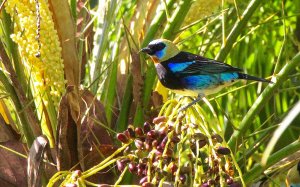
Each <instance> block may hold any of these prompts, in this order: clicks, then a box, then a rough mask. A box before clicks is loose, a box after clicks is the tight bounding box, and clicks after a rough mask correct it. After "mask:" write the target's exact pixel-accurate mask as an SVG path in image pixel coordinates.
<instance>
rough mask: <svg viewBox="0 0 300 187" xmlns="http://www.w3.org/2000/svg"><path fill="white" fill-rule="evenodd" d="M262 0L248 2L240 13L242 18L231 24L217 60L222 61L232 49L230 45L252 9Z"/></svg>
mask: <svg viewBox="0 0 300 187" xmlns="http://www.w3.org/2000/svg"><path fill="white" fill-rule="evenodd" d="M262 1H263V0H252V1H251V2H250V3H249V4H248V7H247V8H246V10H245V11H244V13H243V15H242V19H238V21H237V22H236V23H235V25H234V26H233V28H232V30H231V32H230V33H229V35H228V37H227V40H226V43H223V45H222V47H221V50H220V52H219V54H218V55H217V57H216V60H218V61H224V60H225V58H226V56H227V55H228V54H229V52H230V50H231V49H232V46H233V44H234V42H235V41H236V39H237V38H238V36H239V35H240V33H241V32H242V31H243V30H244V29H245V26H246V24H247V23H248V20H249V19H250V18H251V16H252V14H253V13H254V11H255V10H256V9H257V8H258V7H259V4H260V3H261V2H262Z"/></svg>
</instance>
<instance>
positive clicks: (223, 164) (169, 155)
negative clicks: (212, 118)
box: [117, 116, 235, 186]
mask: <svg viewBox="0 0 300 187" xmlns="http://www.w3.org/2000/svg"><path fill="white" fill-rule="evenodd" d="M183 121H184V120H183V116H179V117H177V118H176V119H174V120H167V117H165V116H160V117H157V118H154V120H153V122H152V123H149V122H145V123H144V126H143V128H140V127H137V128H135V129H134V128H133V127H128V129H127V130H125V131H124V132H122V133H119V134H117V139H118V140H119V141H120V142H122V143H125V144H129V146H128V148H127V149H126V150H125V151H124V155H126V156H127V157H126V159H122V160H119V161H117V167H118V170H120V171H123V170H124V169H125V167H126V166H127V167H128V170H129V171H130V172H131V173H133V174H135V175H137V176H139V177H140V184H141V185H142V186H157V185H158V184H159V183H160V184H162V183H171V184H174V185H176V186H177V185H179V184H180V185H193V186H210V185H218V184H220V182H221V181H223V183H224V181H225V183H226V184H228V185H232V184H235V183H234V182H233V175H234V170H233V167H232V165H231V164H230V158H229V157H228V156H225V155H229V154H230V150H229V149H228V148H226V147H224V146H222V142H223V138H222V137H221V136H220V135H218V134H213V135H210V136H207V135H205V134H203V133H201V132H199V127H198V125H196V124H184V123H183ZM208 137H210V138H208ZM211 145H212V146H211Z"/></svg>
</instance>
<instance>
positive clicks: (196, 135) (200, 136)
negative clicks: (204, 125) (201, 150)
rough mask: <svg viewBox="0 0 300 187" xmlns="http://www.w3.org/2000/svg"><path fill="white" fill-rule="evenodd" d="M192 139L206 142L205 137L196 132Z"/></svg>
mask: <svg viewBox="0 0 300 187" xmlns="http://www.w3.org/2000/svg"><path fill="white" fill-rule="evenodd" d="M193 138H194V139H195V140H206V139H207V136H205V134H203V133H201V132H197V133H195V134H194V135H193Z"/></svg>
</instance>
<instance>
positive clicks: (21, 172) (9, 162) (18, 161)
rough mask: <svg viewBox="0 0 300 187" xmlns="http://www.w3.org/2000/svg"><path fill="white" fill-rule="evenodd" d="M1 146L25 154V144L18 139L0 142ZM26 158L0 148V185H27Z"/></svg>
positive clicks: (21, 186)
mask: <svg viewBox="0 0 300 187" xmlns="http://www.w3.org/2000/svg"><path fill="white" fill-rule="evenodd" d="M1 145H2V146H5V147H7V148H10V149H12V150H14V151H16V152H18V153H21V154H26V151H25V145H24V144H23V143H21V142H18V141H8V142H5V143H1ZM26 162H27V161H26V158H22V157H20V156H19V155H17V154H15V153H13V152H11V151H8V150H6V149H4V148H0V184H1V186H6V187H10V186H18V187H23V186H24V187H25V186H27V177H26V175H27V172H26V166H27V163H26Z"/></svg>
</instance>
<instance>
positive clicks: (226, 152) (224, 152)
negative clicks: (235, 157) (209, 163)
mask: <svg viewBox="0 0 300 187" xmlns="http://www.w3.org/2000/svg"><path fill="white" fill-rule="evenodd" d="M217 153H218V154H221V155H229V154H230V149H228V148H227V147H222V146H220V147H218V148H217Z"/></svg>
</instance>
